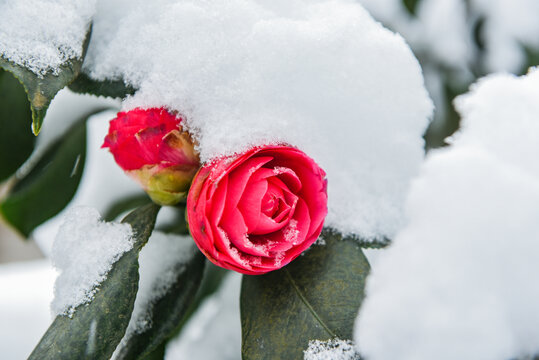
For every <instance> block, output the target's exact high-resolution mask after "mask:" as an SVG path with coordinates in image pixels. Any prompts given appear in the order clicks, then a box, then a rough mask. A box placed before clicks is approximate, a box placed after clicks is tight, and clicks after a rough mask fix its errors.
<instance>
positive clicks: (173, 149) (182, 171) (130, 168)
mask: <svg viewBox="0 0 539 360" xmlns="http://www.w3.org/2000/svg"><path fill="white" fill-rule="evenodd" d="M181 121H182V119H181V118H180V117H177V116H175V115H173V114H171V113H170V112H168V111H167V110H165V109H157V108H152V109H139V108H137V109H134V110H130V111H127V112H120V113H118V115H117V117H116V118H115V119H113V120H111V121H110V128H109V133H108V135H107V136H106V137H105V142H104V143H103V146H102V147H104V148H109V150H110V152H111V153H112V155H114V159H115V160H116V162H117V163H118V165H120V167H121V168H122V169H123V170H124V171H125V172H126V173H127V174H129V175H130V176H131V177H132V178H134V179H135V180H136V181H137V182H139V183H140V184H141V185H142V187H143V188H144V190H145V191H146V192H147V193H148V195H150V197H151V198H152V200H153V201H155V202H156V203H158V204H161V205H173V204H176V203H177V202H178V201H180V200H181V199H184V198H185V197H186V195H187V191H188V190H189V185H190V184H191V181H192V179H193V177H194V175H195V173H196V171H197V170H198V168H199V167H200V162H199V158H198V155H197V154H196V152H195V150H194V146H193V142H192V140H191V137H190V136H189V134H188V133H187V132H183V131H182V130H181Z"/></svg>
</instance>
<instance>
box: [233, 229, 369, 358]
mask: <svg viewBox="0 0 539 360" xmlns="http://www.w3.org/2000/svg"><path fill="white" fill-rule="evenodd" d="M324 239H325V241H326V245H325V246H320V245H315V246H312V247H311V249H310V250H308V251H307V252H306V253H305V254H304V255H303V256H300V257H298V258H297V259H296V260H294V261H293V262H292V263H291V264H289V265H288V266H286V267H285V268H283V269H281V270H277V271H273V272H271V273H269V274H266V275H258V276H253V275H244V276H243V283H242V289H241V324H242V357H243V359H244V360H249V359H257V360H259V359H281V360H286V359H302V358H303V350H305V349H307V347H308V344H309V340H314V339H319V340H327V339H331V338H334V337H339V338H341V339H351V338H352V329H353V325H354V320H355V318H356V316H357V312H358V310H359V307H360V305H361V302H362V300H363V297H364V286H365V279H366V277H367V274H368V273H369V263H368V262H367V259H366V258H365V256H364V255H363V252H362V250H361V248H360V246H359V245H358V243H357V242H356V241H354V240H353V239H341V237H340V236H339V235H337V234H336V233H333V234H332V235H329V236H325V237H324Z"/></svg>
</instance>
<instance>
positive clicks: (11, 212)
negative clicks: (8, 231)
mask: <svg viewBox="0 0 539 360" xmlns="http://www.w3.org/2000/svg"><path fill="white" fill-rule="evenodd" d="M85 158H86V123H85V121H78V122H77V123H76V124H75V125H74V127H73V128H71V129H70V130H68V131H67V132H66V134H64V136H62V137H61V138H60V139H59V140H57V141H56V142H55V143H53V144H52V145H51V146H50V147H49V148H48V149H47V151H45V153H44V154H43V156H42V157H41V158H40V159H39V161H38V162H37V163H36V165H35V166H34V167H33V168H32V170H30V172H29V173H28V174H26V175H25V176H24V177H23V178H22V179H19V180H18V181H17V182H16V183H15V186H14V187H13V188H12V189H11V191H10V193H9V194H8V196H7V197H6V198H5V199H4V200H3V201H2V203H0V212H1V213H2V215H3V217H4V218H5V219H6V221H7V222H9V223H10V224H11V225H12V226H13V227H14V228H16V229H17V230H18V231H20V232H21V234H23V235H24V236H26V237H28V235H29V234H30V233H31V232H32V230H34V229H35V228H36V227H37V226H38V225H40V224H42V223H43V222H45V221H46V220H48V219H50V218H51V217H53V216H54V215H56V214H58V213H59V212H60V211H61V210H62V209H63V208H64V207H65V206H66V205H67V204H68V203H69V202H70V201H71V199H72V198H73V196H74V195H75V192H76V191H77V187H78V186H79V182H80V179H81V177H82V173H83V169H84V162H85Z"/></svg>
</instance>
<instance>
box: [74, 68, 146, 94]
mask: <svg viewBox="0 0 539 360" xmlns="http://www.w3.org/2000/svg"><path fill="white" fill-rule="evenodd" d="M69 89H70V90H72V91H74V92H76V93H80V94H91V95H96V96H105V97H111V98H125V97H126V96H127V95H133V94H134V93H135V91H136V89H135V88H133V87H132V86H129V85H127V84H126V83H125V82H123V81H122V80H101V81H98V80H93V79H91V78H90V77H89V76H88V75H86V74H84V73H81V74H79V76H77V78H76V79H75V81H73V82H72V83H71V84H70V85H69Z"/></svg>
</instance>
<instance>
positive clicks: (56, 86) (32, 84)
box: [0, 27, 91, 135]
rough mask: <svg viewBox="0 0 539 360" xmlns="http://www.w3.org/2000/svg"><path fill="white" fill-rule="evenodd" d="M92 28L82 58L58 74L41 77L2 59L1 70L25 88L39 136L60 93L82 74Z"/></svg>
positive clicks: (0, 62)
mask: <svg viewBox="0 0 539 360" xmlns="http://www.w3.org/2000/svg"><path fill="white" fill-rule="evenodd" d="M90 34H91V27H90V29H89V30H88V33H87V35H86V39H85V41H84V44H83V53H82V58H80V59H71V60H69V61H67V62H66V63H64V64H63V65H61V66H60V69H59V70H58V73H57V74H53V73H47V74H45V75H43V76H39V75H37V74H35V73H33V72H32V71H30V70H28V69H27V68H25V67H23V66H19V65H17V64H15V63H13V62H11V61H8V60H6V59H4V58H2V57H0V68H2V69H4V70H6V71H9V72H10V73H12V74H13V75H14V76H15V77H16V78H17V79H18V80H19V81H20V83H21V84H22V85H23V86H24V89H25V91H26V94H27V97H28V100H29V101H30V108H31V110H32V131H33V132H34V134H35V135H37V134H39V131H40V130H41V125H42V124H43V119H44V118H45V114H46V113H47V109H48V108H49V105H50V103H51V101H52V99H53V98H54V97H55V96H56V94H57V93H58V91H60V90H62V89H63V88H64V87H65V86H66V85H68V84H70V83H71V82H72V81H73V80H74V79H75V78H76V77H77V76H78V75H79V73H80V71H81V68H82V61H83V59H84V56H85V55H86V49H87V48H88V44H89V42H90Z"/></svg>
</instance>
